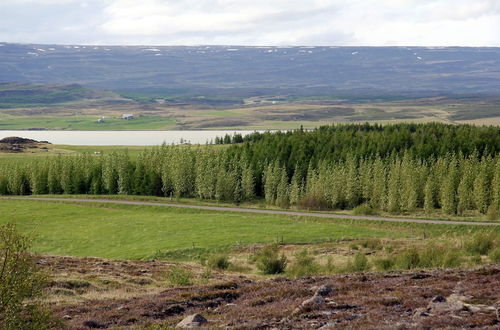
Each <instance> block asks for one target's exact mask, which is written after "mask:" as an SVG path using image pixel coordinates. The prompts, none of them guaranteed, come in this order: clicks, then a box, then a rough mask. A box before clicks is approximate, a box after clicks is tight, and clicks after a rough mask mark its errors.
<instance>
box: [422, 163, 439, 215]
mask: <svg viewBox="0 0 500 330" xmlns="http://www.w3.org/2000/svg"><path fill="white" fill-rule="evenodd" d="M436 199H437V186H436V178H435V175H434V173H433V172H432V171H431V172H429V175H428V176H427V180H426V181H425V187H424V210H425V212H426V213H431V212H432V211H434V208H435V207H436Z"/></svg>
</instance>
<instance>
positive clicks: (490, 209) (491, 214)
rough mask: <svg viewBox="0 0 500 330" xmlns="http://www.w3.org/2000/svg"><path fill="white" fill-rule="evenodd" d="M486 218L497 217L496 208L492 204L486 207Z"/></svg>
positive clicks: (496, 218) (493, 218)
mask: <svg viewBox="0 0 500 330" xmlns="http://www.w3.org/2000/svg"><path fill="white" fill-rule="evenodd" d="M486 219H488V220H498V219H499V213H498V209H497V207H496V206H495V205H494V204H491V205H490V207H488V211H487V212H486Z"/></svg>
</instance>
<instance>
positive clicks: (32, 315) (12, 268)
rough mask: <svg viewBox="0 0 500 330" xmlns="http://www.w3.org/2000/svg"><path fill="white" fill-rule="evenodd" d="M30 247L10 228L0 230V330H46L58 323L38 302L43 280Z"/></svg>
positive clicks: (2, 227)
mask: <svg viewBox="0 0 500 330" xmlns="http://www.w3.org/2000/svg"><path fill="white" fill-rule="evenodd" d="M30 247H31V240H30V238H29V237H27V236H24V235H22V234H20V233H19V232H18V231H17V230H16V228H15V226H14V225H11V224H8V225H4V226H1V227H0V329H47V328H51V327H55V326H56V323H58V322H56V321H55V319H54V318H53V317H52V316H51V314H50V313H49V312H48V310H46V309H45V308H44V307H43V305H42V304H41V302H40V300H39V298H40V297H41V296H42V293H43V287H44V285H45V284H46V283H47V278H46V276H45V275H44V274H43V273H42V272H41V270H40V269H39V268H38V267H37V265H36V262H35V260H34V258H33V256H32V255H31V254H30V253H29V252H28V251H29V249H30Z"/></svg>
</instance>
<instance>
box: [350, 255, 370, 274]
mask: <svg viewBox="0 0 500 330" xmlns="http://www.w3.org/2000/svg"><path fill="white" fill-rule="evenodd" d="M367 269H368V259H367V258H366V256H365V254H364V253H361V252H358V253H356V255H355V256H354V259H353V260H352V261H351V260H349V262H348V263H347V267H346V270H347V271H348V272H363V271H365V270H367Z"/></svg>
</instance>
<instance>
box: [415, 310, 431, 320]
mask: <svg viewBox="0 0 500 330" xmlns="http://www.w3.org/2000/svg"><path fill="white" fill-rule="evenodd" d="M430 312H431V309H430V308H417V309H416V310H415V313H413V320H415V321H418V320H419V319H421V318H422V317H427V316H429V315H430Z"/></svg>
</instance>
